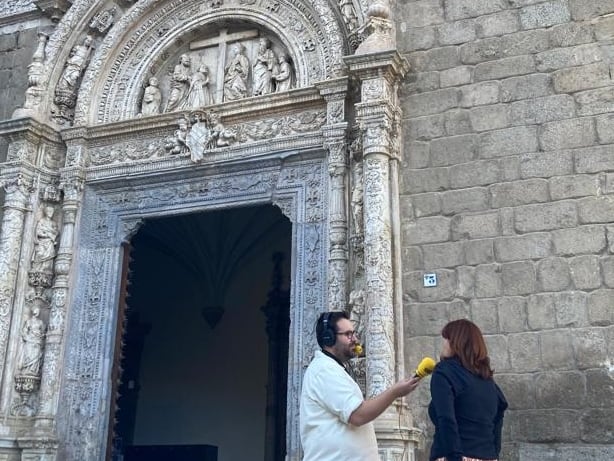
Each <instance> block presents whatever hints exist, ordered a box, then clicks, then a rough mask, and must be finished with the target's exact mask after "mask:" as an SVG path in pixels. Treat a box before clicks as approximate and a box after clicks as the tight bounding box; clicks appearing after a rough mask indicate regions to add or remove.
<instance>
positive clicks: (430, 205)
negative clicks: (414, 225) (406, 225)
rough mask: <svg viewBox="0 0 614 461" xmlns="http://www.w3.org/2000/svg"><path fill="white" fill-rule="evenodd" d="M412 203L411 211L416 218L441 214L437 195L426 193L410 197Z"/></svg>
mask: <svg viewBox="0 0 614 461" xmlns="http://www.w3.org/2000/svg"><path fill="white" fill-rule="evenodd" d="M412 202H413V206H412V209H413V212H414V216H415V217H416V218H422V217H424V216H431V215H435V214H439V213H440V212H441V203H440V196H439V194H435V193H427V194H418V195H414V196H413V197H412Z"/></svg>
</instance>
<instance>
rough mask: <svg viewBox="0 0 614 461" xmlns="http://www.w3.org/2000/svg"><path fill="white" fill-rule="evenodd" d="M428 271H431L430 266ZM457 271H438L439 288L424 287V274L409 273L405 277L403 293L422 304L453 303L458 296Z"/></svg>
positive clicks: (418, 272)
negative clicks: (455, 296) (456, 295)
mask: <svg viewBox="0 0 614 461" xmlns="http://www.w3.org/2000/svg"><path fill="white" fill-rule="evenodd" d="M426 267H427V270H431V268H429V267H428V266H426ZM456 288H457V279H456V271H454V270H448V269H438V270H437V286H435V287H425V286H424V272H422V271H417V272H409V273H406V274H404V275H403V293H404V296H408V297H409V298H410V299H412V300H416V301H420V302H434V301H451V300H452V299H453V298H454V295H455V294H456Z"/></svg>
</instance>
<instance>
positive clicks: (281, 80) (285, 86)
mask: <svg viewBox="0 0 614 461" xmlns="http://www.w3.org/2000/svg"><path fill="white" fill-rule="evenodd" d="M273 78H274V79H275V91H276V92H277V93H279V92H281V91H288V90H289V89H290V88H292V84H293V82H292V80H293V79H292V66H291V65H290V63H289V62H288V56H287V55H286V54H281V55H280V56H279V66H278V69H277V73H276V74H275V75H274V76H273Z"/></svg>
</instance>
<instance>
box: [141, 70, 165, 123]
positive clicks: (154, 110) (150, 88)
mask: <svg viewBox="0 0 614 461" xmlns="http://www.w3.org/2000/svg"><path fill="white" fill-rule="evenodd" d="M161 101H162V92H161V91H160V88H159V87H158V79H157V78H156V77H151V78H150V79H149V85H147V87H146V88H145V93H143V102H142V103H141V112H140V113H139V115H143V116H146V115H155V114H159V113H160V103H161Z"/></svg>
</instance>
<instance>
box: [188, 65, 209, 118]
mask: <svg viewBox="0 0 614 461" xmlns="http://www.w3.org/2000/svg"><path fill="white" fill-rule="evenodd" d="M211 104H213V99H212V98H211V91H210V90H209V68H208V67H207V66H205V65H204V64H203V65H201V66H200V67H199V68H198V70H197V71H196V72H194V74H192V76H191V77H190V88H189V89H188V93H187V97H186V101H185V104H184V107H182V108H183V109H199V108H201V107H205V106H209V105H211Z"/></svg>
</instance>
